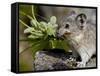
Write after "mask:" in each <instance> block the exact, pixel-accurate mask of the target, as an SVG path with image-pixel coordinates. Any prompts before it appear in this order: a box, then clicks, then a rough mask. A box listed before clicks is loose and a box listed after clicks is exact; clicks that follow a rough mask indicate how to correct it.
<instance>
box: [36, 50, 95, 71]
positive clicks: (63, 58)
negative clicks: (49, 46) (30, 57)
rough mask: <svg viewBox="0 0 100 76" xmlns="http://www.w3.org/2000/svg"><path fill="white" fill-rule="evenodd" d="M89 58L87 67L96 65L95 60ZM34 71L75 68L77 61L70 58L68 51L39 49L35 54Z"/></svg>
mask: <svg viewBox="0 0 100 76" xmlns="http://www.w3.org/2000/svg"><path fill="white" fill-rule="evenodd" d="M95 60H96V59H95V58H94V60H92V63H91V60H90V61H89V62H88V63H87V67H94V66H96V64H95V63H96V62H95ZM34 65H35V71H45V70H65V69H75V68H77V67H76V66H77V61H76V60H75V59H74V58H72V55H71V53H70V52H68V53H64V52H54V51H39V52H37V53H36V55H35V61H34Z"/></svg>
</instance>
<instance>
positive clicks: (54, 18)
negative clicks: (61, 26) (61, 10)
mask: <svg viewBox="0 0 100 76" xmlns="http://www.w3.org/2000/svg"><path fill="white" fill-rule="evenodd" d="M56 21H57V19H56V17H55V16H52V17H51V18H50V23H51V24H55V23H56Z"/></svg>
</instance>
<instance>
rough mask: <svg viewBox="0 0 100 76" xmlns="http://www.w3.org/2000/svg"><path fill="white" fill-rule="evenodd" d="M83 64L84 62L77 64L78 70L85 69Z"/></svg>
mask: <svg viewBox="0 0 100 76" xmlns="http://www.w3.org/2000/svg"><path fill="white" fill-rule="evenodd" d="M85 65H86V64H85V63H84V62H77V67H78V68H84V67H85Z"/></svg>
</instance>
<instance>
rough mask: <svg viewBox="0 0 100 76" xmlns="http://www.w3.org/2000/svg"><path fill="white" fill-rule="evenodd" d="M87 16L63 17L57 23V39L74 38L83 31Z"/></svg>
mask: <svg viewBox="0 0 100 76" xmlns="http://www.w3.org/2000/svg"><path fill="white" fill-rule="evenodd" d="M86 22H87V16H86V15H85V14H84V13H80V14H76V13H73V12H72V13H70V15H68V16H63V17H62V18H61V20H60V22H59V26H58V30H57V37H60V38H61V37H68V36H69V37H75V36H78V35H79V34H80V33H81V32H83V31H84V30H85V28H86V27H87V26H86Z"/></svg>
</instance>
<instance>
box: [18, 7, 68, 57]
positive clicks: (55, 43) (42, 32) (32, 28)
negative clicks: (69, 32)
mask: <svg viewBox="0 0 100 76" xmlns="http://www.w3.org/2000/svg"><path fill="white" fill-rule="evenodd" d="M31 8H32V9H31V11H32V16H30V15H28V14H26V13H25V12H23V11H20V13H21V14H23V15H25V16H27V18H29V19H30V25H28V24H26V23H25V22H24V21H23V20H21V19H19V22H20V23H21V24H23V25H24V26H25V27H26V28H25V30H24V31H23V33H24V34H25V35H26V36H27V40H28V41H30V42H31V43H32V45H31V48H32V52H33V58H34V56H35V53H36V52H37V51H42V50H44V49H64V50H65V52H67V51H68V47H67V42H66V40H62V39H58V38H57V37H56V31H57V27H58V24H57V23H56V21H57V18H56V17H55V16H51V17H50V19H49V22H45V21H38V20H37V19H36V17H35V12H34V6H32V7H31Z"/></svg>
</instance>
